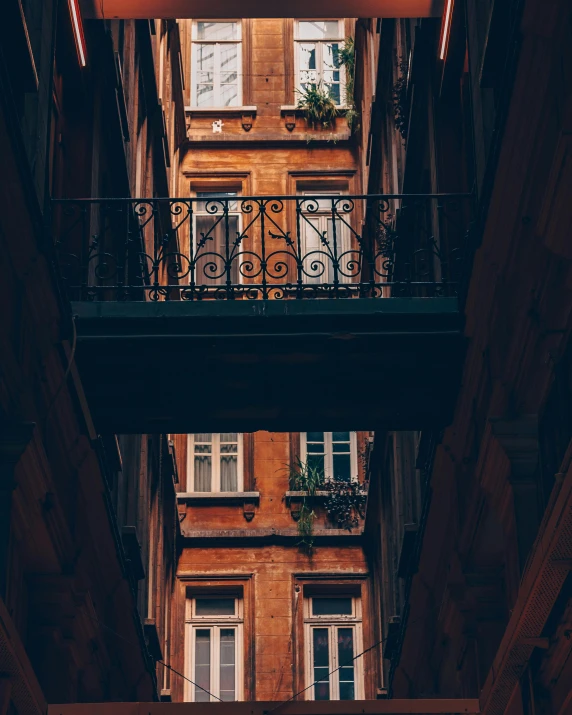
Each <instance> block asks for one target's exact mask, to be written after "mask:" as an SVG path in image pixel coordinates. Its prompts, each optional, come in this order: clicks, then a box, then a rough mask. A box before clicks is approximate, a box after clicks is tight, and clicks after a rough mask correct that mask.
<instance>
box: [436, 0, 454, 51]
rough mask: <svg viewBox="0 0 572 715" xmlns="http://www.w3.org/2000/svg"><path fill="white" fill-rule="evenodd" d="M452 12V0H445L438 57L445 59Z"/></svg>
mask: <svg viewBox="0 0 572 715" xmlns="http://www.w3.org/2000/svg"><path fill="white" fill-rule="evenodd" d="M452 14H453V0H447V7H446V9H445V15H444V19H443V33H442V35H441V49H440V51H439V59H440V60H444V59H445V53H446V50H447V44H448V42H449V31H450V30H451V15H452Z"/></svg>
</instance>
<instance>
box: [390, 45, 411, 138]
mask: <svg viewBox="0 0 572 715" xmlns="http://www.w3.org/2000/svg"><path fill="white" fill-rule="evenodd" d="M397 67H398V70H399V77H398V78H397V80H396V81H395V83H394V85H393V90H392V93H391V98H392V102H393V119H394V122H395V128H396V129H397V131H398V132H399V133H400V134H401V136H402V137H403V140H404V141H405V140H406V139H407V127H408V124H409V102H408V94H409V93H408V91H407V79H408V74H409V62H408V61H407V60H406V59H403V58H401V59H400V60H399V61H398V63H397Z"/></svg>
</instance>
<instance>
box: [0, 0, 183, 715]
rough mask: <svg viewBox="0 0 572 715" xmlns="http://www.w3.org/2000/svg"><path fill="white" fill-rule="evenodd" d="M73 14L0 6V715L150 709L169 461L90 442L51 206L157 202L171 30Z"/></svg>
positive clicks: (107, 441)
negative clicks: (131, 706)
mask: <svg viewBox="0 0 572 715" xmlns="http://www.w3.org/2000/svg"><path fill="white" fill-rule="evenodd" d="M77 13H78V6H77V4H76V3H69V4H68V3H67V2H60V3H57V2H33V1H31V2H22V3H21V2H10V3H8V6H7V7H6V17H5V22H3V27H2V41H1V42H0V45H1V51H0V56H1V57H0V77H1V80H0V82H1V86H2V92H1V95H2V98H1V106H0V123H1V128H0V135H1V139H0V141H1V142H2V149H1V153H2V161H3V164H4V169H5V171H6V174H5V177H4V179H3V187H2V191H1V192H0V193H1V199H0V203H1V209H0V214H1V219H0V242H1V245H2V249H1V254H2V259H1V271H2V304H3V308H2V319H0V331H1V339H0V344H1V346H2V347H1V357H0V362H1V364H2V368H1V371H0V425H1V426H0V435H1V437H0V464H1V466H0V474H1V479H0V485H1V486H0V489H1V491H0V494H1V500H0V501H1V504H2V511H1V514H0V524H1V537H0V612H1V616H0V644H1V647H0V652H1V655H0V671H1V672H2V676H1V677H0V683H1V685H0V691H1V693H2V696H1V697H0V701H1V703H2V705H1V708H2V712H3V713H4V712H6V711H8V712H11V713H16V712H19V713H24V712H26V713H45V712H46V707H47V703H48V702H77V701H103V700H133V699H143V700H153V699H157V698H158V697H159V696H160V689H161V685H162V683H161V682H158V679H157V675H156V665H155V661H156V660H158V659H160V658H161V654H162V650H163V648H164V643H165V639H166V637H167V636H166V634H167V632H168V628H166V627H165V624H166V623H167V622H168V619H166V615H165V614H166V613H168V608H167V606H168V604H169V601H170V588H169V584H172V583H173V580H174V573H175V554H176V548H175V545H176V539H177V535H178V533H179V532H178V519H177V511H176V499H175V481H176V470H175V463H174V458H173V453H172V447H171V451H170V450H169V444H168V441H167V440H166V436H165V435H162V434H148V435H147V434H146V435H127V436H120V437H116V436H114V435H109V436H106V437H104V438H103V437H101V436H100V435H99V434H98V432H96V431H95V429H94V427H93V422H92V419H91V416H90V411H89V406H88V405H87V403H86V400H85V395H84V392H83V389H82V386H81V379H80V377H79V375H78V371H77V366H76V364H75V351H76V344H77V339H76V338H77V333H76V327H75V318H74V314H73V311H72V309H71V305H70V303H69V301H68V299H67V298H66V297H65V296H66V276H65V267H62V266H58V264H57V261H56V247H55V246H54V240H55V238H57V237H55V236H54V233H53V232H52V231H51V229H50V224H51V221H52V211H51V206H50V198H61V197H74V196H81V197H93V196H101V195H104V196H128V195H131V194H132V193H134V192H135V191H136V190H137V191H149V192H151V193H154V192H160V193H164V192H168V190H169V188H168V187H169V182H170V179H171V174H170V167H173V168H172V169H171V171H175V168H176V166H177V163H176V162H177V158H176V150H177V148H178V143H180V140H181V136H182V135H181V133H183V134H184V121H185V120H184V110H183V104H182V101H180V100H179V97H182V88H181V81H182V78H181V75H180V73H179V72H178V71H177V68H178V67H179V65H180V63H179V61H178V53H179V45H178V42H179V40H178V30H177V26H176V24H174V23H168V22H161V23H158V25H159V27H156V26H154V25H153V23H152V22H151V23H150V22H142V23H136V22H130V21H127V22H123V21H121V22H120V21H117V22H105V23H101V22H94V23H85V24H83V25H82V23H81V16H80V15H79V16H78V14H77ZM155 65H157V66H155ZM177 109H178V111H179V114H177ZM177 117H178V118H177ZM177 132H178V133H177ZM53 214H54V215H53V218H54V220H55V221H56V223H57V221H58V220H59V217H58V215H57V209H55V210H54V212H53ZM76 248H78V249H79V248H80V247H76ZM158 583H160V584H161V588H158V587H157V584H158ZM161 676H162V674H161Z"/></svg>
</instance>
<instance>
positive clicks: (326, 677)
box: [304, 594, 363, 700]
mask: <svg viewBox="0 0 572 715" xmlns="http://www.w3.org/2000/svg"><path fill="white" fill-rule="evenodd" d="M304 628H305V642H306V680H307V682H308V685H312V683H314V686H313V687H312V688H310V689H309V691H308V693H309V695H310V697H311V699H312V700H360V699H362V698H363V667H362V664H361V659H360V658H356V656H357V655H358V654H359V653H361V651H362V650H363V645H362V615H361V600H360V598H358V597H355V596H350V595H347V596H344V595H340V594H334V595H323V596H312V597H310V598H306V599H305V600H304ZM317 681H319V682H317Z"/></svg>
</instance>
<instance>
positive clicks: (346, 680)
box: [338, 628, 355, 700]
mask: <svg viewBox="0 0 572 715" xmlns="http://www.w3.org/2000/svg"><path fill="white" fill-rule="evenodd" d="M353 658H354V632H353V628H338V664H339V666H340V669H339V671H338V673H339V679H340V681H339V682H340V700H355V687H354V683H355V674H354V661H353Z"/></svg>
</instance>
